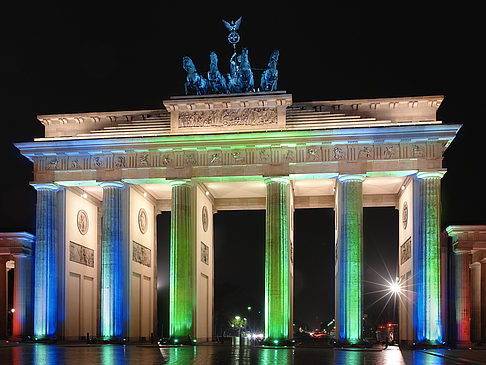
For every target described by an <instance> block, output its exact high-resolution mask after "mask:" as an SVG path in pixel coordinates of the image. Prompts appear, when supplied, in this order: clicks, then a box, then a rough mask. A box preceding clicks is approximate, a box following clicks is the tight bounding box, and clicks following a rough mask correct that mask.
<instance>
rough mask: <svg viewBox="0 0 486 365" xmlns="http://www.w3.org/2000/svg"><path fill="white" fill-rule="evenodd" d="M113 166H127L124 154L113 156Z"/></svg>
mask: <svg viewBox="0 0 486 365" xmlns="http://www.w3.org/2000/svg"><path fill="white" fill-rule="evenodd" d="M115 167H116V168H122V167H127V161H126V158H125V156H116V157H115Z"/></svg>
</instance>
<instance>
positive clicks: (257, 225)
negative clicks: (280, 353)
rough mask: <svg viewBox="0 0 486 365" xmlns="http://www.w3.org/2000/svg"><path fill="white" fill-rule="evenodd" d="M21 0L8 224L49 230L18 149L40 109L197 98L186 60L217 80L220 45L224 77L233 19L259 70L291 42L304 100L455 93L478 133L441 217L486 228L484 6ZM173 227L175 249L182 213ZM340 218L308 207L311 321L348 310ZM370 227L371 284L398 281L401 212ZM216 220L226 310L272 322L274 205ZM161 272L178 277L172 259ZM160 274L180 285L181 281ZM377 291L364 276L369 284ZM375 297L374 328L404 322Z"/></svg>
mask: <svg viewBox="0 0 486 365" xmlns="http://www.w3.org/2000/svg"><path fill="white" fill-rule="evenodd" d="M16 3H18V5H11V4H10V5H8V6H7V7H5V6H2V11H1V13H0V40H1V42H0V47H1V48H0V49H1V52H0V90H1V99H0V100H1V105H2V119H3V120H2V124H3V126H4V128H5V129H4V130H3V131H2V134H1V137H0V140H1V147H0V148H1V150H0V166H1V167H2V179H1V181H0V183H1V190H0V203H1V205H0V206H1V209H0V231H28V232H32V233H35V191H34V189H33V188H31V187H30V186H29V185H28V182H29V181H31V180H32V164H31V163H30V162H28V161H27V160H26V159H25V158H23V157H22V156H20V155H19V153H18V151H17V150H16V149H15V148H14V147H13V145H12V143H13V142H21V141H31V140H32V139H33V138H35V137H42V136H43V126H42V125H41V124H40V123H39V122H38V121H37V120H36V115H38V114H56V113H76V112H92V111H110V110H136V109H151V108H153V109H157V108H161V107H162V100H163V99H166V98H168V97H170V96H172V95H182V94H183V93H184V81H185V71H184V70H183V69H182V56H184V55H187V56H190V57H191V58H192V60H193V61H194V63H195V65H196V67H197V68H198V71H199V72H201V73H203V72H206V71H207V69H208V68H209V53H210V52H211V51H213V50H214V51H216V52H217V54H218V56H219V60H220V61H219V66H220V70H221V71H222V72H223V73H226V72H228V69H227V60H229V58H230V57H231V54H232V47H231V46H230V45H229V44H228V42H227V40H226V37H227V33H228V32H227V30H226V28H225V27H224V26H223V24H222V22H221V19H226V20H228V21H229V20H236V19H237V18H238V17H239V16H243V20H242V24H241V27H240V29H239V31H238V33H239V34H240V35H241V41H240V43H239V47H240V49H241V47H247V48H248V49H249V59H250V62H251V64H252V66H253V67H255V68H263V67H265V66H266V64H267V61H268V56H269V55H270V52H271V51H272V50H273V49H275V48H277V49H279V50H280V58H279V61H278V69H279V89H280V90H286V91H287V92H289V93H291V94H292V95H293V99H294V101H311V100H333V99H350V98H372V97H395V96H415V95H436V94H442V95H445V99H444V102H443V103H442V105H441V107H440V109H439V111H438V119H440V120H442V121H443V122H444V123H454V124H456V123H459V124H463V127H462V129H461V130H460V131H459V134H458V136H457V138H456V139H455V141H454V142H453V143H452V144H451V146H450V147H449V149H448V150H447V152H446V153H445V159H444V166H445V167H447V168H448V173H447V174H446V175H445V177H444V178H443V180H442V203H443V216H442V218H443V219H442V226H443V228H445V227H446V226H448V225H450V224H486V210H485V209H484V206H485V203H486V198H485V194H484V183H483V178H482V177H480V175H481V174H482V173H483V172H482V170H483V165H484V157H483V147H484V143H483V131H484V128H483V125H484V123H486V121H485V120H484V119H483V118H484V117H483V116H484V113H483V110H482V108H481V107H482V100H481V99H482V96H483V95H482V94H484V92H483V90H484V86H485V84H486V83H485V82H486V77H485V70H484V69H485V67H484V56H482V55H481V52H483V51H484V44H485V43H484V29H483V28H482V22H481V21H480V18H479V16H480V11H479V10H478V9H474V8H468V7H466V6H462V5H461V6H458V5H457V3H451V4H450V5H447V4H444V3H440V6H432V5H430V6H429V7H428V8H427V6H425V5H424V4H420V5H418V4H413V3H412V2H403V3H400V2H387V3H384V4H380V6H378V5H373V4H371V3H369V2H363V5H362V6H361V7H351V6H347V5H341V6H338V5H336V4H334V3H332V4H331V3H312V4H314V5H313V6H310V5H305V4H304V3H301V2H291V3H288V4H286V3H284V2H279V3H278V4H279V5H278V7H274V6H272V5H262V4H258V6H257V5H250V4H249V3H246V2H238V3H237V5H238V6H240V9H237V10H235V9H234V7H233V8H229V7H227V6H226V5H221V4H220V5H218V6H213V5H211V4H210V3H203V4H200V5H198V6H194V5H193V4H189V3H183V4H182V5H180V6H169V5H167V2H160V3H159V5H158V6H150V7H149V6H147V7H144V6H143V5H133V3H134V2H117V3H114V5H113V6H108V5H104V6H103V7H101V6H100V5H99V4H98V5H95V6H89V5H86V2H79V5H78V6H74V5H55V6H54V5H49V4H46V2H38V3H37V4H28V5H27V4H23V3H21V2H16ZM340 3H343V4H348V2H340ZM317 4H318V5H319V6H318V7H316V5H317ZM447 6H450V8H447ZM384 9H385V10H384ZM158 222H159V227H158V228H159V248H160V249H159V252H160V253H163V252H167V247H168V227H169V213H164V214H162V215H160V216H159V220H158ZM333 222H334V213H333V211H332V209H309V210H298V211H296V213H295V273H296V274H295V310H294V322H295V323H296V324H297V325H301V324H302V325H308V326H311V327H315V326H318V325H319V323H320V322H327V321H329V320H330V319H332V318H333V310H334V304H333V303H334V295H333V291H334V286H333V265H334V262H333V245H334V226H333V224H334V223H333ZM364 222H365V225H364V245H365V280H366V281H367V282H368V281H370V282H373V281H380V280H381V279H380V277H379V275H378V274H377V273H376V272H378V273H379V274H380V275H383V276H386V277H387V276H388V274H387V269H388V270H389V272H390V274H391V276H394V275H395V274H394V273H395V271H396V261H397V257H398V243H397V241H398V232H397V230H398V227H397V224H398V223H397V222H398V213H397V212H396V211H395V210H394V209H393V208H366V209H365V210H364ZM215 224H216V230H215V233H214V235H215V274H216V275H215V300H216V302H215V312H216V316H217V319H218V320H221V321H223V319H221V318H224V316H228V315H233V314H242V313H243V312H244V311H246V307H247V306H248V305H251V306H252V308H254V310H253V314H252V316H253V317H252V318H253V321H255V323H257V322H258V321H259V319H258V315H259V314H258V311H261V310H262V306H263V288H264V283H263V280H264V276H263V272H264V268H263V262H264V260H263V257H264V237H265V228H264V227H265V216H264V212H263V211H247V212H219V213H217V214H216V215H215ZM248 227H251V229H249V228H248ZM235 248H237V249H235ZM160 260H162V261H163V260H167V256H163V255H161V257H160ZM375 271H376V272H375ZM160 275H165V272H164V271H163V269H162V268H161V269H160V271H159V276H160ZM159 282H161V283H162V284H163V285H165V284H164V283H167V282H168V279H167V280H166V281H164V279H160V278H159ZM373 290H376V288H375V287H374V286H373V285H372V284H369V283H365V292H371V291H373ZM161 293H162V294H161V297H163V298H166V290H165V291H164V289H163V288H161ZM375 299H376V297H375V296H374V295H373V294H367V295H366V296H365V312H367V313H369V315H370V318H374V320H375V322H376V320H392V319H393V318H390V316H392V314H391V313H392V311H391V310H385V312H384V314H382V315H381V317H380V316H379V313H380V311H381V310H382V308H383V304H384V302H379V303H378V304H376V305H374V306H370V304H371V303H372V302H373V301H374V300H375ZM164 300H166V299H162V301H161V302H162V303H163V302H164ZM161 308H162V309H163V305H162V307H161ZM262 313H263V311H262ZM243 315H244V314H243ZM261 315H262V314H260V316H261ZM162 318H163V316H162ZM162 322H163V320H162Z"/></svg>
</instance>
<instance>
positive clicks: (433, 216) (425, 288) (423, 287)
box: [413, 172, 443, 344]
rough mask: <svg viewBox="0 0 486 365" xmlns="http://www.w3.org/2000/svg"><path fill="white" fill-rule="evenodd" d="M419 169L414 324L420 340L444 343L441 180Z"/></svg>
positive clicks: (415, 196)
mask: <svg viewBox="0 0 486 365" xmlns="http://www.w3.org/2000/svg"><path fill="white" fill-rule="evenodd" d="M442 176H443V172H419V173H418V174H417V176H416V178H415V187H414V237H413V258H414V259H413V272H414V287H415V298H414V299H415V303H416V304H415V306H414V327H415V330H416V339H417V342H418V343H427V344H440V343H442V325H441V305H440V180H441V178H442Z"/></svg>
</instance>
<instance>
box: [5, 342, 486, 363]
mask: <svg viewBox="0 0 486 365" xmlns="http://www.w3.org/2000/svg"><path fill="white" fill-rule="evenodd" d="M461 363H462V364H465V363H466V364H481V363H483V364H486V350H472V351H461V350H446V349H440V350H425V351H424V350H415V351H410V350H405V351H403V350H399V349H398V348H397V347H389V348H388V349H387V350H383V351H370V350H367V351H363V350H359V351H357V350H337V349H325V348H296V349H264V348H252V347H245V346H241V347H239V346H234V347H232V346H223V345H206V346H204V345H200V346H196V347H180V348H160V349H159V348H155V347H140V346H135V345H127V346H121V345H91V346H79V345H70V346H69V345H44V344H35V345H34V344H21V345H17V346H12V347H7V346H2V347H0V364H15V365H24V364H26V365H27V364H39V365H44V364H45V365H55V364H74V365H84V364H90V365H95V364H104V365H111V364H116V365H121V364H140V365H152V364H204V365H207V364H225V365H226V364H285V365H287V364H346V365H353V364H461Z"/></svg>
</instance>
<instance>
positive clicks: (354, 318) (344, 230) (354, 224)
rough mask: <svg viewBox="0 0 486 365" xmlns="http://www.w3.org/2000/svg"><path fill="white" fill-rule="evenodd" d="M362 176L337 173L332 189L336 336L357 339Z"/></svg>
mask: <svg viewBox="0 0 486 365" xmlns="http://www.w3.org/2000/svg"><path fill="white" fill-rule="evenodd" d="M363 181H364V176H362V175H341V176H339V178H338V182H337V192H336V213H335V214H336V275H335V282H336V285H335V291H336V295H335V313H336V335H335V336H336V339H337V340H338V341H339V342H343V343H357V342H360V341H361V332H362V329H361V321H362V311H363V309H362V277H363V227H362V218H363V196H362V194H363V187H362V185H363V184H362V183H363Z"/></svg>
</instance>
